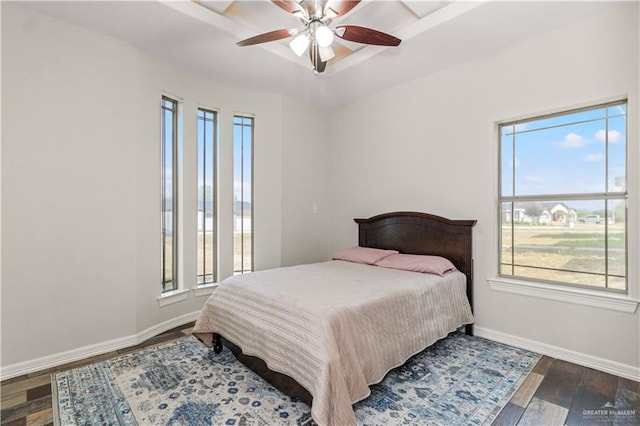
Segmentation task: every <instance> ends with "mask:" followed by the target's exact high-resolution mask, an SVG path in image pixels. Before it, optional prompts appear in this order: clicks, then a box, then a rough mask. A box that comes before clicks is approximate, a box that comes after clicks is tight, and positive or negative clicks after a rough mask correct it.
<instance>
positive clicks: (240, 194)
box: [233, 116, 253, 274]
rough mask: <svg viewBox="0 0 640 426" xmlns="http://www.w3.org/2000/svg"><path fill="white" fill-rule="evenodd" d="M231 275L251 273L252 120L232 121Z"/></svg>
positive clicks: (242, 118)
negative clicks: (232, 199) (232, 200)
mask: <svg viewBox="0 0 640 426" xmlns="http://www.w3.org/2000/svg"><path fill="white" fill-rule="evenodd" d="M233 198H234V203H233V272H234V273H235V274H243V273H245V272H251V271H253V118H251V117H242V116H235V117H233Z"/></svg>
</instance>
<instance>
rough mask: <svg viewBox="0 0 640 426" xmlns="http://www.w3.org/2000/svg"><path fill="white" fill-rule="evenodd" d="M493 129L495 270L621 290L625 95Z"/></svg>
mask: <svg viewBox="0 0 640 426" xmlns="http://www.w3.org/2000/svg"><path fill="white" fill-rule="evenodd" d="M499 130H500V179H499V185H500V189H499V194H500V196H499V203H500V204H499V211H500V250H499V253H500V265H499V270H500V275H502V276H506V277H517V278H524V279H529V280H534V281H543V282H549V283H556V284H557V283H561V284H566V285H575V286H583V287H587V288H591V289H603V290H610V291H618V292H626V291H627V279H626V277H627V273H626V272H627V250H626V247H627V242H626V241H627V240H626V218H627V215H626V205H625V200H626V197H627V190H626V150H627V104H626V101H619V102H612V103H607V104H603V105H597V106H593V107H589V108H583V109H579V110H572V111H567V112H564V113H560V114H553V115H548V116H543V117H535V118H531V119H526V120H519V121H515V122H510V123H504V124H501V125H500V126H499Z"/></svg>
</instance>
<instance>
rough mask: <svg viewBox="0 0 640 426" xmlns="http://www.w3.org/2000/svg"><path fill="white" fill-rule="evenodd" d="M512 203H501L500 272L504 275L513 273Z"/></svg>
mask: <svg viewBox="0 0 640 426" xmlns="http://www.w3.org/2000/svg"><path fill="white" fill-rule="evenodd" d="M512 212H513V203H502V208H501V211H500V213H501V220H500V222H501V230H500V232H501V234H500V238H501V251H500V256H501V257H500V263H501V267H500V272H501V274H504V275H513V233H512V229H511V227H512V225H513V223H512V217H513V216H512Z"/></svg>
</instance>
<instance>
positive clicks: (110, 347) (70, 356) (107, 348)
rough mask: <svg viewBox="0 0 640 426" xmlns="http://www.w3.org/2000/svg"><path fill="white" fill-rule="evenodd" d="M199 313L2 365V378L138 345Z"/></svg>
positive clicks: (196, 316) (184, 322)
mask: <svg viewBox="0 0 640 426" xmlns="http://www.w3.org/2000/svg"><path fill="white" fill-rule="evenodd" d="M199 313H200V311H197V312H191V313H188V314H184V315H180V316H178V317H175V318H172V319H170V320H167V321H164V322H161V323H160V324H157V325H154V326H153V327H149V328H147V329H146V330H143V331H141V332H140V333H137V334H134V335H132V336H126V337H120V338H118V339H113V340H109V341H107V342H103V343H97V344H95V345H89V346H85V347H82V348H78V349H72V350H70V351H66V352H61V353H58V354H53V355H47V356H44V357H41V358H35V359H31V360H28V361H22V362H18V363H15V364H10V365H7V366H2V367H1V368H0V380H6V379H10V378H12V377H17V376H21V375H23V374H29V373H33V372H36V371H41V370H46V369H47V368H52V367H57V366H59V365H63V364H66V363H69V362H73V361H78V360H81V359H85V358H89V357H92V356H96V355H101V354H104V353H107V352H111V351H115V350H118V349H124V348H127V347H129V346H135V345H138V344H140V343H142V342H144V341H145V340H148V339H150V338H151V337H153V336H157V335H158V334H160V333H163V332H165V331H167V330H171V329H172V328H175V327H179V326H181V325H183V324H186V323H188V322H191V321H195V320H196V318H198V314H199Z"/></svg>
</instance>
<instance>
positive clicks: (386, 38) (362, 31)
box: [335, 25, 402, 46]
mask: <svg viewBox="0 0 640 426" xmlns="http://www.w3.org/2000/svg"><path fill="white" fill-rule="evenodd" d="M335 34H336V35H337V36H338V37H340V38H341V39H343V40H348V41H354V42H356V43H363V44H374V45H376V46H397V45H399V44H400V42H401V41H402V40H400V39H399V38H397V37H394V36H392V35H389V34H386V33H383V32H381V31H378V30H373V29H371V28H365V27H358V26H356V25H338V26H337V27H336V31H335Z"/></svg>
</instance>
